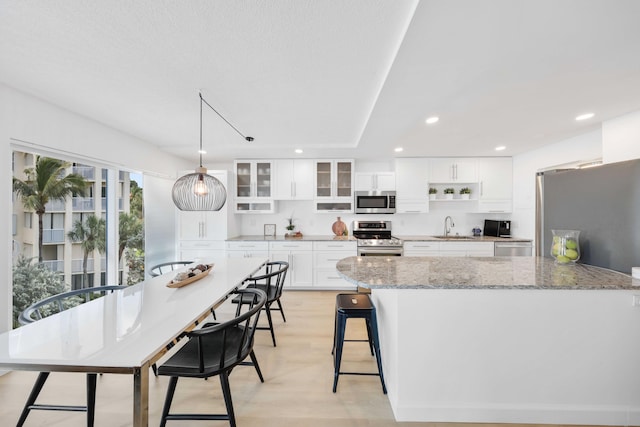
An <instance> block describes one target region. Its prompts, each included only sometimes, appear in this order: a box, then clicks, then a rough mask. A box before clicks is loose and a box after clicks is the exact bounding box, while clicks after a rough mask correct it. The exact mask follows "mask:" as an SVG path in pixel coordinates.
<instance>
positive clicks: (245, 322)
mask: <svg viewBox="0 0 640 427" xmlns="http://www.w3.org/2000/svg"><path fill="white" fill-rule="evenodd" d="M236 292H237V293H238V294H239V296H240V297H242V298H243V300H246V301H250V302H248V306H249V310H248V311H246V312H245V313H243V314H242V315H240V316H237V317H235V318H234V319H231V320H229V321H226V322H224V323H220V324H212V325H211V326H208V327H204V328H202V329H197V330H194V331H191V332H188V333H187V336H188V337H189V341H187V343H186V344H185V345H184V346H183V347H181V348H180V349H178V350H177V351H176V353H175V354H174V355H173V356H171V357H170V358H169V359H168V360H167V361H166V362H165V363H163V364H162V365H160V366H159V367H158V375H166V376H169V377H170V379H169V386H168V388H167V396H166V398H165V403H164V407H163V409H162V419H161V421H160V427H164V426H165V425H166V423H167V420H229V423H230V424H231V427H235V426H236V420H235V414H234V411H233V402H232V400H231V388H230V387H229V374H230V373H231V371H232V370H233V368H234V367H236V366H237V365H240V364H241V363H242V362H243V361H244V360H245V359H246V358H247V357H249V356H250V357H251V360H252V361H253V362H254V363H255V365H256V370H257V371H258V374H259V376H260V380H261V381H262V382H264V381H263V379H262V375H261V374H260V370H259V367H258V366H257V359H256V358H255V354H254V352H253V338H254V333H255V330H256V324H257V322H258V318H259V315H260V310H262V308H263V307H264V304H265V302H266V300H267V295H266V294H265V293H264V291H262V290H260V289H240V290H238V291H236ZM215 375H218V376H219V377H220V384H221V386H222V394H223V396H224V401H225V406H226V409H227V413H226V414H192V413H190V414H184V413H181V414H170V413H169V410H170V408H171V402H172V400H173V395H174V393H175V390H176V385H177V384H178V378H179V377H189V378H209V377H212V376H215Z"/></svg>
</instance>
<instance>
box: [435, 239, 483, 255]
mask: <svg viewBox="0 0 640 427" xmlns="http://www.w3.org/2000/svg"><path fill="white" fill-rule="evenodd" d="M493 254H494V244H493V242H469V241H463V242H452V241H442V242H440V255H439V256H462V257H464V256H478V257H487V256H493Z"/></svg>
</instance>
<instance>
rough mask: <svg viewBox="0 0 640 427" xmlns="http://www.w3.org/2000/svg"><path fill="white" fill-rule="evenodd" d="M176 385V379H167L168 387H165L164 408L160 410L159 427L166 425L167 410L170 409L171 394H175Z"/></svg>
mask: <svg viewBox="0 0 640 427" xmlns="http://www.w3.org/2000/svg"><path fill="white" fill-rule="evenodd" d="M177 384H178V377H171V378H169V386H168V387H167V396H166V397H165V399H164V407H163V408H162V418H161V419H160V427H165V426H166V425H167V416H168V415H169V409H170V408H171V402H172V401H173V394H174V393H175V392H176V385H177Z"/></svg>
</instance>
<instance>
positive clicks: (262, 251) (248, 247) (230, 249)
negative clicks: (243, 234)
mask: <svg viewBox="0 0 640 427" xmlns="http://www.w3.org/2000/svg"><path fill="white" fill-rule="evenodd" d="M227 257H229V258H252V257H255V258H258V257H262V258H269V242H250V241H237V242H227Z"/></svg>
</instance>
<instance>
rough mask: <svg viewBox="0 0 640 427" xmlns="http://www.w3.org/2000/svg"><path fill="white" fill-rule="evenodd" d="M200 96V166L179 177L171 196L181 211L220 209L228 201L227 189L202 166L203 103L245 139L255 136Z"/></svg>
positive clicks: (249, 140) (251, 139)
mask: <svg viewBox="0 0 640 427" xmlns="http://www.w3.org/2000/svg"><path fill="white" fill-rule="evenodd" d="M198 95H199V96H200V151H199V153H200V166H199V167H198V168H196V171H195V172H194V173H190V174H187V175H185V176H183V177H181V178H179V179H178V180H177V181H176V182H175V184H173V190H171V197H172V198H173V203H174V204H175V205H176V207H177V208H178V209H180V210H181V211H219V210H220V209H222V207H223V206H224V204H225V202H226V201H227V190H226V189H225V188H224V185H223V184H222V183H221V182H220V180H218V179H217V178H215V177H213V176H211V175H208V174H207V168H205V167H202V153H203V150H202V104H203V103H204V104H206V105H207V106H208V107H209V108H211V109H212V110H213V111H214V112H215V113H216V114H217V115H218V116H220V118H221V119H222V120H224V121H225V123H227V124H228V125H229V126H231V127H232V128H233V130H235V131H236V132H237V133H238V134H239V135H240V136H242V137H243V138H244V139H245V141H248V142H251V141H253V138H252V137H250V136H244V135H243V134H242V133H240V131H239V130H238V129H236V128H235V126H233V125H232V124H231V123H229V121H228V120H227V119H225V118H224V117H222V115H221V114H220V113H218V111H217V110H216V109H215V108H213V107H212V106H211V105H210V104H209V103H208V102H207V101H205V100H204V98H202V94H201V93H200V94H198Z"/></svg>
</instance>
